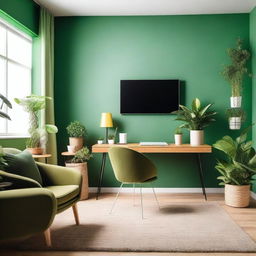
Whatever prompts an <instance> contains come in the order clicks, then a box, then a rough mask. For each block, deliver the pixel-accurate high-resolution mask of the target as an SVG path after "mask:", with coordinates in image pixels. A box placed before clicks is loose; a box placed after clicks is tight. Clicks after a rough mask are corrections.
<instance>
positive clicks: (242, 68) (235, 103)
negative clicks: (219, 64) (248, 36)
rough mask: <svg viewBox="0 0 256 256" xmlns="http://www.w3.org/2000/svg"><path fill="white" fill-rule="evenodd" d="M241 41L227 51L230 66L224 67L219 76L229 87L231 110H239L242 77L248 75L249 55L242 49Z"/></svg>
mask: <svg viewBox="0 0 256 256" xmlns="http://www.w3.org/2000/svg"><path fill="white" fill-rule="evenodd" d="M242 44H243V41H242V40H241V39H238V40H237V47H236V48H235V49H234V48H229V49H228V50H227V53H228V56H229V57H230V59H231V62H232V63H231V64H230V65H227V66H225V67H224V70H223V71H222V72H221V74H222V75H223V76H224V78H225V80H226V81H228V82H229V83H230V85H231V92H232V97H231V98H230V105H231V108H240V107H241V102H242V95H241V94H242V88H243V86H242V83H243V78H244V76H245V75H246V74H247V75H250V74H249V72H248V69H247V67H246V63H247V61H248V60H249V58H250V56H251V54H250V52H249V51H248V50H246V49H242Z"/></svg>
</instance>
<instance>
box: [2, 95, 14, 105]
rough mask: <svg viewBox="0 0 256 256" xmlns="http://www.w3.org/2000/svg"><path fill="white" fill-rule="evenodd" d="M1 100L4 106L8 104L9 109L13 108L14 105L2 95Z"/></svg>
mask: <svg viewBox="0 0 256 256" xmlns="http://www.w3.org/2000/svg"><path fill="white" fill-rule="evenodd" d="M0 99H1V100H2V101H3V103H4V104H6V106H7V107H8V108H12V103H11V102H10V101H9V100H8V99H7V98H6V97H5V96H4V95H2V94H1V93H0Z"/></svg>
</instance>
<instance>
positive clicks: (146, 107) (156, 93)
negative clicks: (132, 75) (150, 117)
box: [120, 80, 180, 114]
mask: <svg viewBox="0 0 256 256" xmlns="http://www.w3.org/2000/svg"><path fill="white" fill-rule="evenodd" d="M120 87H121V88H120V93H121V106H120V108H121V111H120V112H121V114H135V113H138V114H143V113H148V114H165V113H171V112H172V111H175V110H178V109H179V101H180V99H179V98H180V81H179V80H121V82H120Z"/></svg>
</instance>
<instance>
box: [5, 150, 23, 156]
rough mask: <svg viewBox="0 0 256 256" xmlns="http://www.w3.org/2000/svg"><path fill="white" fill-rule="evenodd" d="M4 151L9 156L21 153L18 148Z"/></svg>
mask: <svg viewBox="0 0 256 256" xmlns="http://www.w3.org/2000/svg"><path fill="white" fill-rule="evenodd" d="M3 150H4V153H7V154H14V155H16V154H19V153H20V152H21V151H20V150H19V149H17V148H3Z"/></svg>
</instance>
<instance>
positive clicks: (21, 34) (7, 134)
mask: <svg viewBox="0 0 256 256" xmlns="http://www.w3.org/2000/svg"><path fill="white" fill-rule="evenodd" d="M0 25H1V26H2V27H4V28H5V29H6V30H5V33H6V38H5V40H6V42H5V45H6V48H5V56H3V55H2V54H1V53H0V59H2V60H4V61H5V92H4V93H3V94H4V95H8V63H13V64H15V65H18V66H20V67H22V68H25V69H27V70H30V76H31V79H30V81H31V82H30V86H29V88H28V89H29V91H30V93H32V71H33V61H32V60H33V38H32V36H29V35H27V34H25V33H24V32H22V31H19V30H18V29H16V28H15V27H14V26H13V25H10V24H9V23H7V22H6V21H5V20H3V19H2V18H1V17H0ZM8 31H10V32H11V33H13V34H15V35H17V36H19V37H21V38H22V39H24V40H26V41H27V42H29V43H31V67H29V66H27V65H25V64H21V63H20V62H18V61H15V60H13V59H10V58H8V36H7V34H8ZM3 110H4V111H5V112H6V113H7V114H8V108H6V107H4V108H3ZM8 122H11V121H8V120H5V131H6V132H4V133H2V132H0V139H16V138H29V137H30V135H29V133H28V132H27V133H11V132H8Z"/></svg>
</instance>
